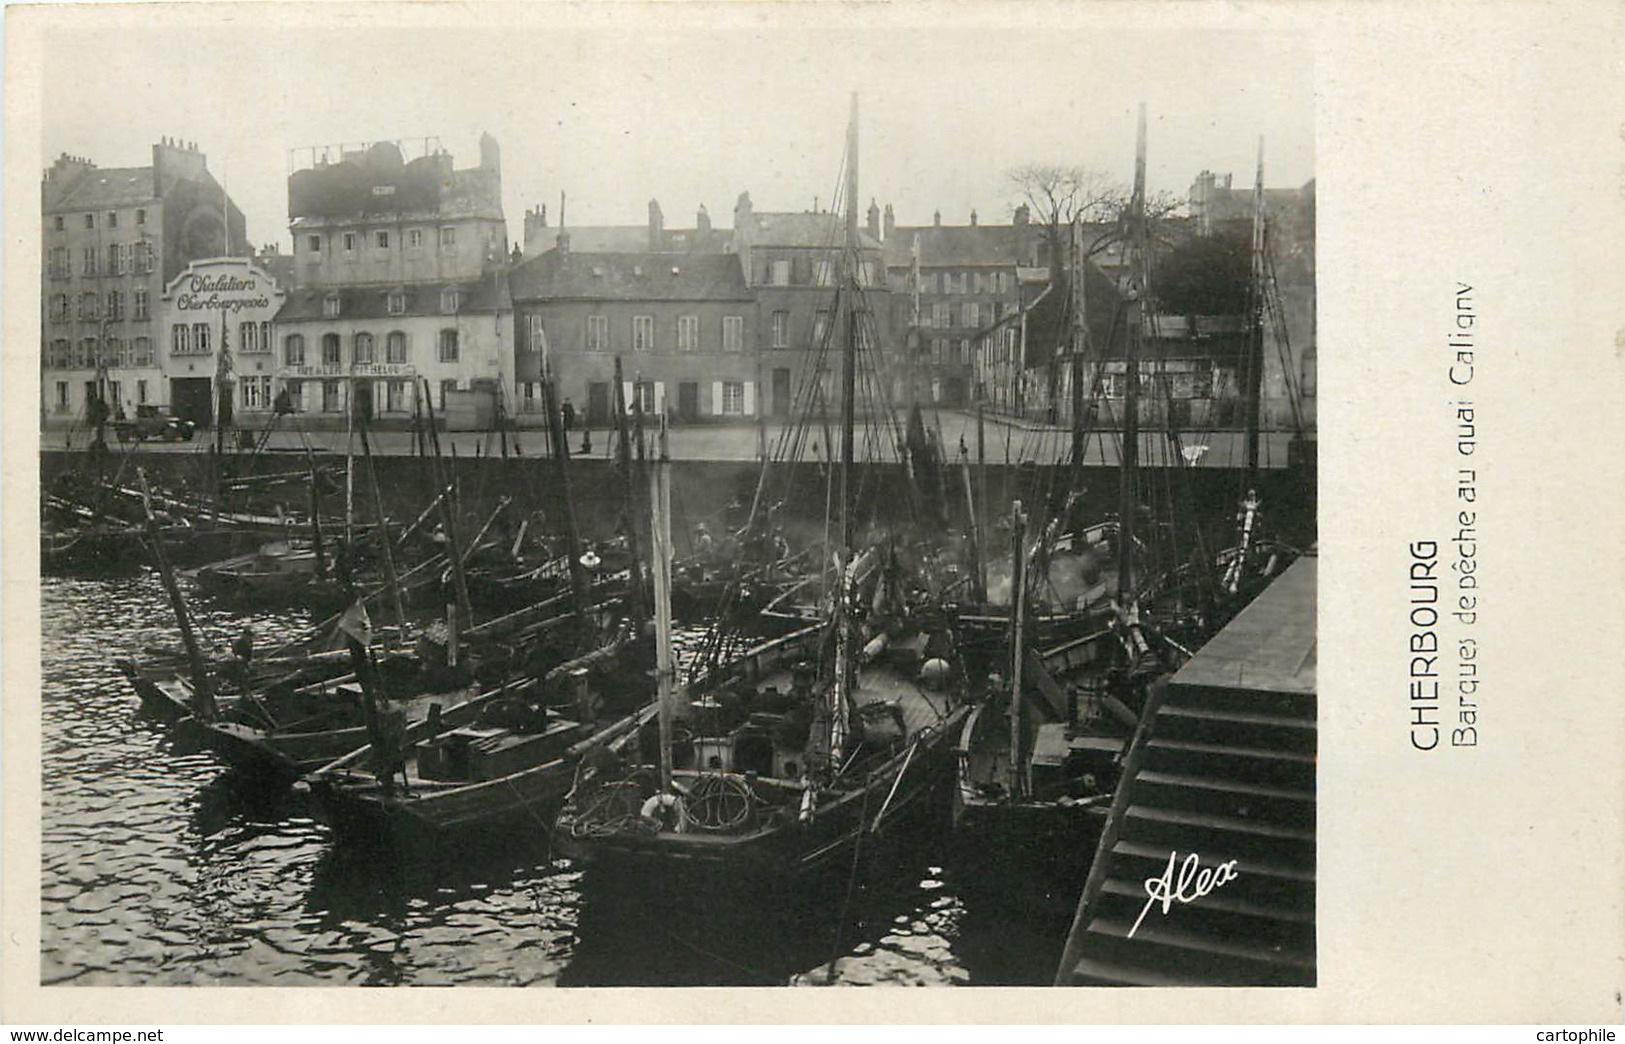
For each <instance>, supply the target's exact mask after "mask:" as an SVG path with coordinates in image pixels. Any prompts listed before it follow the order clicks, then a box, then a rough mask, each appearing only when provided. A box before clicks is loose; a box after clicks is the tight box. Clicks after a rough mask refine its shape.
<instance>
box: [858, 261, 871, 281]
mask: <svg viewBox="0 0 1625 1044" xmlns="http://www.w3.org/2000/svg"><path fill="white" fill-rule="evenodd" d="M858 285H859V286H874V285H875V263H874V262H873V261H865V262H863V263H862V264H861V265H859V266H858Z"/></svg>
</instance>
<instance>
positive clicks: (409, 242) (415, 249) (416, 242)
mask: <svg viewBox="0 0 1625 1044" xmlns="http://www.w3.org/2000/svg"><path fill="white" fill-rule="evenodd" d="M422 250H423V229H421V228H409V229H407V230H406V252H407V253H408V254H416V253H420V252H421V251H422Z"/></svg>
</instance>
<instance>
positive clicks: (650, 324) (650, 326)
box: [632, 315, 655, 352]
mask: <svg viewBox="0 0 1625 1044" xmlns="http://www.w3.org/2000/svg"><path fill="white" fill-rule="evenodd" d="M654 346H655V321H654V316H651V315H634V316H633V317H632V350H633V351H634V352H648V351H653V350H654Z"/></svg>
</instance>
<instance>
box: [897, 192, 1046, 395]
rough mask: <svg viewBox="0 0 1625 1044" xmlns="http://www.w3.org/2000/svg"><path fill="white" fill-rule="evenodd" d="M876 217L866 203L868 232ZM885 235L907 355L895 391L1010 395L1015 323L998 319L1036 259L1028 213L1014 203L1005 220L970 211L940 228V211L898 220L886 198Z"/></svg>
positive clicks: (1009, 309) (1014, 303)
mask: <svg viewBox="0 0 1625 1044" xmlns="http://www.w3.org/2000/svg"><path fill="white" fill-rule="evenodd" d="M880 220H881V219H880V214H879V212H878V211H877V210H876V208H875V207H874V205H873V204H871V205H870V208H869V228H870V230H871V233H873V232H874V231H876V229H877V226H878V225H879V223H880ZM883 234H884V237H885V239H884V242H885V257H886V277H887V281H888V282H889V283H890V285H891V288H892V328H893V329H894V330H896V331H898V340H899V342H900V348H899V351H900V352H901V353H902V355H903V358H904V360H905V366H904V373H902V374H901V375H899V377H898V378H897V381H898V384H897V387H896V390H895V391H894V393H893V394H894V396H896V397H898V398H900V399H901V398H905V397H906V398H908V399H910V400H912V401H917V402H921V403H935V404H938V405H942V406H951V407H961V406H968V405H971V404H972V403H974V402H976V401H977V399H978V397H980V398H982V399H983V400H991V399H992V397H993V395H994V392H995V391H999V392H1007V391H1008V390H1009V389H1008V388H1007V387H1006V386H1007V385H1010V383H1011V375H1010V373H1009V367H1010V365H1011V362H1012V360H1014V359H1016V357H1017V356H1018V354H1019V353H1018V345H1017V341H1018V339H1019V335H1020V327H1019V325H1017V326H1011V325H1008V324H1006V325H1003V326H999V325H997V324H998V323H999V320H1001V319H1006V318H1009V317H1011V316H1014V315H1016V313H1017V312H1018V311H1019V309H1020V307H1021V304H1022V296H1021V280H1020V278H1019V270H1020V269H1023V268H1028V267H1031V266H1033V265H1034V264H1036V262H1037V258H1038V252H1039V244H1040V240H1041V236H1040V235H1039V234H1038V230H1037V229H1035V228H1033V227H1032V226H1031V224H1030V223H1029V221H1028V209H1027V208H1026V207H1025V206H1022V207H1018V208H1017V209H1016V212H1015V218H1014V220H1013V221H1012V223H1011V224H1009V225H983V224H980V223H979V221H978V219H977V215H976V213H975V211H972V212H971V216H970V224H968V225H944V224H943V223H942V214H941V212H938V213H937V214H936V215H934V217H933V220H932V223H931V224H930V225H923V226H899V225H897V224H896V223H895V222H894V219H893V215H892V209H891V205H890V204H887V206H886V211H885V219H884V228H883ZM1031 296H1032V295H1029V301H1030V300H1031ZM995 364H997V366H998V375H997V376H998V387H996V388H995V387H990V386H989V385H990V383H992V380H993V376H992V373H991V371H990V370H989V367H992V366H994V365H995ZM1008 397H1010V398H1011V399H1012V400H1013V398H1014V396H1013V394H1012V395H1009V396H1008Z"/></svg>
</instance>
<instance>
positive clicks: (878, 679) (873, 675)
mask: <svg viewBox="0 0 1625 1044" xmlns="http://www.w3.org/2000/svg"><path fill="white" fill-rule="evenodd" d="M759 684H760V685H764V686H766V685H772V686H777V687H778V688H779V689H781V690H782V691H785V692H788V691H789V690H790V671H789V670H788V669H785V670H780V671H774V672H772V673H770V674H767V675H765V676H763V677H762V679H761V681H760V682H759ZM853 699H854V702H855V703H856V704H857V705H858V706H859V707H866V706H868V705H870V704H873V703H880V704H886V703H895V704H897V706H898V708H899V709H900V710H901V711H902V712H903V726H904V728H905V729H907V731H908V734H909V735H910V736H912V735H915V734H917V733H919V732H920V731H922V730H924V729H927V728H930V727H932V726H935V725H939V724H941V723H942V722H944V721H946V720H947V719H948V716H949V715H950V714H952V713H953V702H952V700H951V699H950V698H949V694H948V693H946V692H932V691H930V690H929V689H927V688H925V687H924V686H922V685H920V684H919V683H918V682H916V681H915V680H914V679H913V678H912V677H909V676H908V675H906V674H904V673H903V672H902V671H900V670H897V669H896V668H894V667H892V666H890V665H887V664H871V665H870V666H868V667H864V668H862V669H861V670H859V672H858V687H857V691H856V692H854V693H853Z"/></svg>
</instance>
